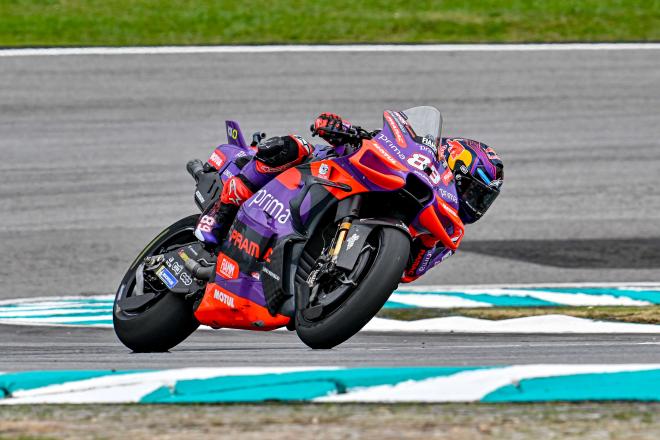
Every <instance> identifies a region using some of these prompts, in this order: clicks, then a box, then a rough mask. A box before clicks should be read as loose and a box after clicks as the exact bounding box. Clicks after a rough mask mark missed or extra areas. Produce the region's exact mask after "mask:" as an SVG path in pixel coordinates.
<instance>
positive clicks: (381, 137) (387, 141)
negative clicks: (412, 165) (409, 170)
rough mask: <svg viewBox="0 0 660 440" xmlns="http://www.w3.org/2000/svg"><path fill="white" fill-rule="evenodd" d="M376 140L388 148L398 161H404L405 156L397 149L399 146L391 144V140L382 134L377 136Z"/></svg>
mask: <svg viewBox="0 0 660 440" xmlns="http://www.w3.org/2000/svg"><path fill="white" fill-rule="evenodd" d="M376 139H378V140H379V141H382V142H383V143H384V144H385V146H387V147H389V149H390V150H392V152H393V153H394V154H396V156H397V157H398V158H399V159H401V160H405V159H406V155H405V154H403V153H402V152H401V150H400V149H399V146H398V145H396V144H395V143H394V142H392V140H391V139H390V138H388V137H387V136H385V135H384V134H383V133H382V132H381V133H379V134H378V137H377V138H376Z"/></svg>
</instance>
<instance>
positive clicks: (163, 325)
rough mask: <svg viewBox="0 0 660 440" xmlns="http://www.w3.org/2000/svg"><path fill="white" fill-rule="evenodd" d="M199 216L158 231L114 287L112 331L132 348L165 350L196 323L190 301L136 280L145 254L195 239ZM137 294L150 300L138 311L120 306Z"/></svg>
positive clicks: (190, 330)
mask: <svg viewBox="0 0 660 440" xmlns="http://www.w3.org/2000/svg"><path fill="white" fill-rule="evenodd" d="M198 218H199V215H191V216H189V217H186V218H184V219H181V220H179V221H178V222H176V223H174V224H173V225H171V226H169V227H168V228H166V229H165V230H164V231H163V232H161V233H160V234H159V235H158V236H157V237H156V238H155V239H154V240H153V241H152V242H151V243H149V244H148V245H147V247H146V248H145V249H144V250H143V251H142V253H141V254H140V255H139V256H138V258H137V259H136V260H135V262H133V264H132V265H131V267H130V268H129V269H128V271H127V272H126V275H124V279H123V280H122V281H121V284H120V285H119V289H117V294H116V296H115V303H114V307H113V324H114V328H115V333H116V334H117V337H118V338H119V340H120V341H121V342H122V343H123V344H124V345H125V346H126V347H128V348H130V349H131V350H133V351H136V352H161V351H167V350H169V349H170V348H172V347H174V346H176V345H178V344H179V343H181V342H182V341H183V340H184V339H186V338H187V337H188V336H190V334H191V333H192V332H194V331H195V329H197V327H198V326H199V323H198V322H197V320H196V319H195V317H194V315H193V310H192V300H186V299H184V298H183V297H182V296H178V295H174V294H172V293H171V292H169V291H168V290H167V289H161V288H159V287H158V286H155V285H150V284H149V283H148V282H145V280H143V279H142V280H139V279H138V278H139V275H138V273H141V271H142V267H143V266H142V264H141V263H142V261H143V260H144V258H145V257H148V256H152V255H158V254H162V253H165V252H167V251H168V250H170V249H173V248H175V247H180V246H182V245H185V244H188V243H193V242H195V241H197V239H196V238H195V236H194V235H193V232H194V230H195V225H196V224H197V219H198ZM139 295H149V296H150V297H153V299H151V300H150V301H148V302H147V303H146V304H145V305H144V306H142V307H140V308H139V309H137V310H130V311H128V310H123V309H122V307H121V304H122V300H124V299H126V298H134V297H136V296H139Z"/></svg>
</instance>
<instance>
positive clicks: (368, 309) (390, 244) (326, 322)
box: [296, 227, 410, 349]
mask: <svg viewBox="0 0 660 440" xmlns="http://www.w3.org/2000/svg"><path fill="white" fill-rule="evenodd" d="M372 234H373V236H374V238H375V241H376V242H377V246H376V255H375V257H374V258H373V259H372V262H371V264H370V267H369V268H368V269H367V273H366V275H364V276H363V277H362V280H361V281H360V282H359V285H358V286H357V287H356V288H355V290H354V291H353V292H352V293H351V294H350V296H349V297H348V298H347V299H346V300H345V301H344V302H343V303H342V304H341V305H340V306H339V307H338V308H337V309H336V310H334V311H333V312H332V313H331V314H330V315H328V316H325V317H323V318H322V319H320V320H314V321H310V320H308V319H306V318H305V317H304V316H303V313H302V310H300V309H297V310H296V333H297V334H298V337H300V339H301V340H302V341H303V342H304V343H305V344H306V345H308V346H309V347H311V348H314V349H329V348H332V347H335V346H337V345H339V344H341V343H342V342H344V341H346V340H348V339H349V338H350V337H352V336H353V335H354V334H356V333H357V332H358V331H360V329H362V327H364V326H365V325H367V323H368V322H369V321H370V320H371V319H372V318H373V317H374V316H375V315H376V314H377V313H378V311H379V310H380V309H381V308H382V307H383V305H384V304H385V302H386V301H387V299H388V298H389V297H390V295H391V294H392V292H393V291H394V289H396V287H397V285H398V284H399V280H400V279H401V274H403V271H404V269H405V267H406V264H407V262H408V255H409V254H410V239H409V238H408V236H406V234H404V233H403V232H402V231H400V230H399V229H395V228H391V227H385V228H379V229H376V230H374V231H373V232H372ZM374 244H376V243H374Z"/></svg>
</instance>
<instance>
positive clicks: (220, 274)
mask: <svg viewBox="0 0 660 440" xmlns="http://www.w3.org/2000/svg"><path fill="white" fill-rule="evenodd" d="M383 116H384V117H383V128H382V130H375V131H371V132H370V131H367V130H364V129H362V128H360V127H357V126H353V127H352V128H350V129H349V131H348V132H347V133H344V132H337V133H336V134H338V135H341V136H344V138H343V139H345V142H344V145H343V146H342V147H339V148H330V147H328V146H317V147H316V149H315V153H314V155H313V156H312V157H310V159H309V160H308V161H307V162H305V163H302V164H300V165H298V166H296V167H293V168H290V169H287V170H286V171H284V172H282V173H280V174H278V175H277V176H276V177H275V178H274V179H273V180H272V181H271V182H270V183H268V184H266V185H265V186H264V187H263V188H261V189H259V190H258V191H257V192H256V193H255V194H254V195H253V196H252V197H251V198H250V199H248V200H247V201H245V202H244V203H243V204H242V205H241V207H240V209H239V211H238V213H237V215H236V217H235V220H234V222H233V224H232V226H231V228H230V230H229V232H228V234H227V237H226V239H225V240H224V241H223V242H222V243H221V244H220V245H219V247H218V248H217V249H216V250H214V251H213V252H211V251H209V250H208V249H207V248H206V247H205V245H204V243H202V242H200V241H198V239H197V238H196V237H195V235H194V230H195V226H196V224H197V221H198V219H199V217H200V214H195V215H191V216H189V217H186V218H183V219H181V220H179V221H178V222H176V223H174V224H172V225H171V226H169V227H167V228H166V229H165V230H164V231H162V232H161V233H160V234H158V235H157V236H156V237H155V238H154V239H153V240H152V241H151V243H149V244H148V245H147V246H146V247H145V249H144V250H143V251H142V252H141V253H140V254H139V255H138V256H137V258H136V259H135V261H134V262H133V263H132V264H131V265H130V267H129V269H128V271H127V272H126V275H125V276H124V278H123V280H122V281H121V284H120V286H119V288H118V290H117V294H116V298H115V302H114V308H113V321H114V328H115V332H116V334H117V336H118V337H119V339H120V340H121V342H122V343H123V344H124V345H126V346H127V347H128V348H130V349H132V350H134V351H136V352H151V351H167V350H169V349H170V348H172V347H174V346H176V345H177V344H179V343H180V342H182V341H183V340H184V339H186V338H187V337H188V336H189V335H190V334H191V333H192V332H193V331H195V329H196V328H197V327H198V326H199V325H200V324H203V325H207V326H210V327H213V328H233V329H245V330H262V331H267V330H274V329H277V328H281V327H286V328H287V329H289V330H295V331H296V333H297V334H298V336H299V338H300V339H301V340H302V341H303V342H304V343H305V344H307V345H308V346H309V347H312V348H315V349H328V348H332V347H334V346H336V345H338V344H341V343H342V342H344V341H346V340H347V339H349V338H350V337H351V336H353V335H354V334H355V333H357V332H358V331H359V330H360V329H361V328H362V327H364V326H365V325H366V324H367V323H368V322H369V321H370V320H371V319H372V318H373V317H374V316H375V315H376V313H378V311H379V310H380V309H381V308H382V306H383V305H384V304H385V302H386V301H387V299H388V298H389V296H390V295H391V293H392V292H393V291H394V289H396V287H397V285H398V283H399V281H400V279H401V276H402V274H403V272H404V269H405V268H406V266H407V264H408V263H409V261H412V258H413V257H412V256H411V242H412V240H413V239H414V238H415V237H418V236H420V235H422V234H431V235H433V236H434V237H439V241H440V242H441V243H440V244H441V245H442V246H444V247H445V248H448V249H450V250H452V251H454V250H455V249H456V248H457V247H458V245H459V244H460V241H461V239H462V237H463V233H464V226H463V223H462V222H461V220H460V218H459V216H458V215H457V210H458V198H457V196H456V188H455V183H454V180H453V174H452V172H451V170H450V169H449V168H448V167H447V166H446V164H445V163H444V161H443V160H442V158H441V156H442V153H441V152H440V154H439V152H438V149H439V147H440V145H441V141H440V140H441V138H440V133H441V127H442V116H441V114H440V112H439V111H438V110H437V109H436V108H434V107H428V106H422V107H414V108H411V109H408V110H404V111H389V110H388V111H385V112H384V113H383ZM226 126H227V134H228V144H224V145H220V146H219V147H218V148H216V149H215V151H214V152H213V153H212V155H211V157H210V158H209V160H208V161H207V162H206V163H205V164H203V163H202V162H201V161H199V160H193V161H190V162H189V163H188V164H187V169H188V172H189V173H190V174H191V175H192V176H193V177H194V178H195V180H196V191H195V202H196V204H197V206H198V208H199V209H200V210H201V211H202V212H205V210H206V209H207V208H208V207H209V206H211V205H212V204H214V203H215V202H216V200H217V199H218V197H219V196H220V193H221V191H222V185H223V184H224V182H226V181H227V180H228V179H230V178H231V177H232V176H234V175H236V174H237V173H239V171H240V169H241V166H242V165H245V163H247V161H248V160H249V158H250V157H251V156H252V155H253V154H254V146H255V145H257V143H258V142H259V140H260V139H262V138H264V137H265V134H259V133H256V134H255V135H254V136H253V142H252V144H251V145H248V144H246V142H245V140H244V138H243V135H242V133H241V130H240V128H239V126H238V124H237V123H236V122H234V121H227V122H226ZM326 131H329V130H327V129H326ZM329 132H331V131H329ZM439 157H440V158H439Z"/></svg>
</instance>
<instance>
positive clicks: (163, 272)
mask: <svg viewBox="0 0 660 440" xmlns="http://www.w3.org/2000/svg"><path fill="white" fill-rule="evenodd" d="M156 275H157V276H158V278H160V279H161V281H162V282H163V283H165V285H166V286H167V288H168V289H171V288H172V287H174V286H176V285H177V283H178V282H179V281H178V280H177V279H176V278H175V277H174V275H172V272H170V271H169V270H167V268H166V267H165V266H161V267H160V269H158V270H157V271H156Z"/></svg>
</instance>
